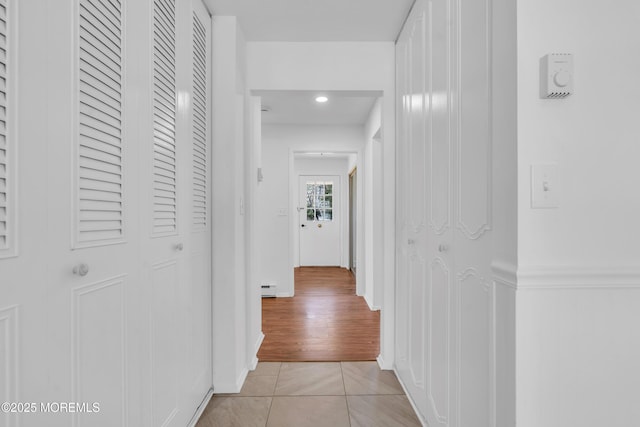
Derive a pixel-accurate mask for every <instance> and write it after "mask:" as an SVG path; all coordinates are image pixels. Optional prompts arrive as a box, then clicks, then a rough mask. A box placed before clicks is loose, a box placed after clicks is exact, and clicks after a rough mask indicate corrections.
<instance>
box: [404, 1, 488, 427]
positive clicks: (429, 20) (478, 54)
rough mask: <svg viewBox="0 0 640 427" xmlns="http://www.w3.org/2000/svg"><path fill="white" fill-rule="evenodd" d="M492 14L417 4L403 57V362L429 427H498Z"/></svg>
mask: <svg viewBox="0 0 640 427" xmlns="http://www.w3.org/2000/svg"><path fill="white" fill-rule="evenodd" d="M487 16H490V9H489V3H488V2H485V1H470V0H462V1H461V2H457V3H456V2H451V1H449V0H418V1H417V2H416V4H415V6H414V8H413V10H412V12H411V15H410V17H409V19H408V20H407V22H406V24H405V27H404V29H403V31H402V33H401V36H400V38H399V40H398V44H397V50H396V52H397V56H396V57H397V61H398V68H397V69H398V74H397V79H398V84H397V87H398V96H399V103H398V128H399V138H398V147H399V157H398V160H399V165H400V167H399V168H398V170H399V171H400V175H399V182H400V188H399V193H398V200H399V204H400V209H399V211H398V217H397V220H398V224H397V226H398V230H399V232H398V240H399V241H398V242H397V251H398V252H397V255H398V256H397V262H398V283H397V298H396V303H397V305H398V308H397V313H398V318H397V324H396V328H397V331H396V349H397V357H396V364H397V369H398V373H399V376H400V379H401V380H402V381H403V383H404V384H405V386H406V387H407V391H408V392H409V394H410V395H411V397H412V399H413V401H414V402H415V404H416V407H417V409H418V411H419V412H420V414H421V415H422V417H423V418H424V419H425V420H426V422H427V424H428V425H430V426H459V427H465V426H474V427H475V426H478V427H481V426H482V427H485V426H487V427H488V426H491V425H494V424H495V420H493V416H494V415H493V414H494V410H495V408H494V405H495V401H494V397H493V393H494V388H493V384H494V383H493V381H494V380H493V375H494V371H493V369H494V367H493V363H494V362H493V360H495V349H494V338H493V330H492V328H493V326H492V325H493V288H492V285H491V282H490V280H488V279H487V278H489V277H490V276H491V272H490V267H489V266H490V263H491V243H492V242H491V232H490V230H491V166H490V159H491V134H490V132H491V129H490V123H491V102H490V97H489V93H490V78H491V76H490V58H491V57H490V55H489V53H490V50H489V44H488V41H490V28H489V27H488V22H489V21H488V20H487ZM458 61H461V62H458Z"/></svg>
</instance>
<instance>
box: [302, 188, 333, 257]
mask: <svg viewBox="0 0 640 427" xmlns="http://www.w3.org/2000/svg"><path fill="white" fill-rule="evenodd" d="M298 212H299V224H300V230H299V233H300V234H299V236H300V265H301V266H339V265H340V260H341V245H340V223H341V221H342V218H341V216H342V212H341V210H340V177H339V176H337V175H335V176H334V175H325V176H308V175H300V177H299V201H298Z"/></svg>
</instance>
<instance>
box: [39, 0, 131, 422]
mask: <svg viewBox="0 0 640 427" xmlns="http://www.w3.org/2000/svg"><path fill="white" fill-rule="evenodd" d="M125 5H126V3H125V2H124V1H121V0H110V1H99V0H74V1H69V2H62V3H60V4H57V5H56V7H55V8H48V12H47V13H48V14H49V16H48V25H49V28H50V30H49V33H48V34H47V37H48V40H47V42H48V43H49V44H50V46H52V47H51V48H49V49H53V47H55V52H56V55H50V56H49V58H48V60H49V67H48V70H47V77H48V80H47V82H48V93H47V97H46V100H47V113H48V119H49V120H48V122H47V133H48V140H47V144H48V146H49V147H48V150H47V151H46V153H47V159H48V168H47V179H46V184H44V185H46V188H47V210H46V211H44V212H43V214H45V215H44V217H43V219H42V220H43V221H46V222H47V226H48V230H49V231H48V238H47V239H46V242H47V250H48V251H47V252H48V255H47V258H48V260H49V268H48V270H47V283H46V286H47V289H46V301H47V310H46V312H47V321H46V326H45V328H46V329H47V336H48V337H49V340H50V342H49V343H48V344H47V345H46V350H45V353H46V355H47V356H46V358H44V360H47V366H46V368H47V371H48V372H47V375H48V377H49V378H50V383H49V384H50V389H49V395H48V396H47V399H46V400H47V401H67V400H68V401H70V402H90V403H93V402H97V403H99V406H100V411H99V412H97V413H96V412H94V413H86V412H76V413H68V414H61V415H60V416H59V417H51V416H50V415H49V417H47V418H46V422H45V423H43V424H40V425H50V426H56V425H60V426H70V425H75V426H92V427H93V426H105V427H107V426H115V425H123V426H126V425H138V424H139V417H140V407H141V403H142V402H141V401H140V399H139V393H136V392H135V384H136V382H137V378H136V375H137V374H136V373H137V372H138V371H139V370H140V361H139V359H138V358H136V356H135V354H136V346H137V344H136V341H137V340H136V333H135V331H137V330H139V329H140V326H141V319H142V314H141V313H140V310H139V307H140V300H141V298H140V297H138V296H137V293H138V292H139V283H140V279H139V269H138V262H137V261H138V260H137V254H138V245H139V243H138V235H137V230H136V220H137V217H138V202H137V200H138V189H137V186H136V167H135V165H136V162H137V150H136V149H135V144H133V143H132V142H133V137H132V135H135V126H136V123H135V120H131V116H130V110H129V109H130V108H131V107H130V105H129V104H130V101H131V100H133V99H134V98H133V97H132V96H131V94H132V91H128V90H127V87H128V85H129V84H130V81H129V78H128V77H127V76H128V70H129V65H130V61H128V58H127V43H126V39H127V32H128V29H129V28H128V26H127V23H128V22H129V21H128V20H127V10H126V6H125ZM70 40H73V42H72V43H70V42H69V41H70ZM130 390H131V391H130ZM27 425H29V424H28V423H27Z"/></svg>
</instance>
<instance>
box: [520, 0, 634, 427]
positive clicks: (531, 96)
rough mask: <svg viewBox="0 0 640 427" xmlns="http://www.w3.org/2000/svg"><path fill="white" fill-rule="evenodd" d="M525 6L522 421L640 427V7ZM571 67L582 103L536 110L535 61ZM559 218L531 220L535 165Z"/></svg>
mask: <svg viewBox="0 0 640 427" xmlns="http://www.w3.org/2000/svg"><path fill="white" fill-rule="evenodd" d="M605 6H606V7H603V5H602V4H599V3H596V2H582V1H578V0H567V1H563V2H555V1H552V0H543V1H539V2H535V3H532V2H524V1H521V2H519V3H518V10H517V16H518V20H517V24H518V34H517V40H518V190H519V196H518V258H519V268H518V289H519V290H518V292H517V396H518V404H517V422H518V427H530V426H531V427H533V426H541V425H544V426H548V427H555V426H569V425H571V426H574V425H576V426H577V425H579V426H583V427H595V426H602V425H606V426H611V427H613V426H620V427H622V426H631V425H640V408H639V407H638V405H637V402H638V401H640V388H639V387H638V384H640V329H639V328H638V327H637V325H638V324H640V310H638V307H640V245H639V244H638V238H639V237H640V221H638V218H640V198H639V197H638V185H639V184H640V168H638V164H637V162H638V159H639V158H640V144H638V141H639V140H640V121H639V120H638V117H639V115H640V85H638V84H637V78H638V75H640V56H639V55H638V54H637V53H638V52H639V51H640V30H639V29H638V25H637V23H638V19H639V18H640V5H639V4H638V3H637V2H635V1H632V0H622V1H619V2H616V3H615V4H610V5H605ZM551 52H560V53H564V52H568V53H572V54H574V61H575V63H574V66H575V80H574V87H575V93H574V94H573V95H571V96H569V97H568V98H566V99H564V100H541V99H539V98H538V81H539V75H538V60H539V58H540V57H542V56H543V55H545V54H547V53H551ZM548 162H554V163H557V164H558V168H559V192H560V198H559V208H557V209H536V210H534V209H531V208H530V200H529V198H530V189H529V186H530V177H529V173H530V172H529V168H530V165H531V164H536V163H548Z"/></svg>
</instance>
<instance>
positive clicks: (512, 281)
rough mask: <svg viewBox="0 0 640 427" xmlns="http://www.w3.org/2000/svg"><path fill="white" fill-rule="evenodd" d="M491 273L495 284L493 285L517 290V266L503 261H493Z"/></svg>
mask: <svg viewBox="0 0 640 427" xmlns="http://www.w3.org/2000/svg"><path fill="white" fill-rule="evenodd" d="M491 272H492V273H493V281H494V282H495V284H497V285H503V286H507V287H509V288H513V289H517V287H518V267H517V265H515V264H513V263H510V262H507V261H503V260H494V261H493V262H492V263H491Z"/></svg>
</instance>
